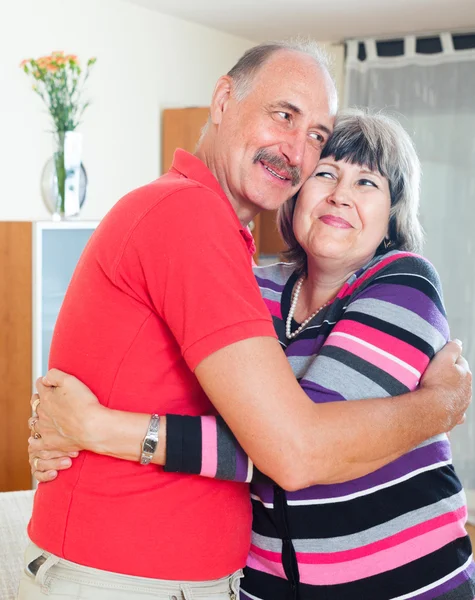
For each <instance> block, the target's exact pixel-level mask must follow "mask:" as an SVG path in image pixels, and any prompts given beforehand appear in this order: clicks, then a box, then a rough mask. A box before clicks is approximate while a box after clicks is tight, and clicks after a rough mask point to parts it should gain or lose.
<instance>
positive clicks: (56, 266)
mask: <svg viewBox="0 0 475 600" xmlns="http://www.w3.org/2000/svg"><path fill="white" fill-rule="evenodd" d="M95 227H96V224H93V225H89V224H87V225H84V224H81V227H66V226H65V227H61V228H60V227H48V226H44V224H40V223H37V236H36V244H35V246H36V252H37V256H36V261H35V263H36V265H35V266H36V277H35V279H36V282H35V296H36V301H35V309H36V318H35V322H34V329H33V344H34V354H35V361H34V365H35V367H34V370H35V372H34V376H35V378H36V377H39V376H40V375H43V374H44V373H46V371H47V370H48V355H49V349H50V346H51V338H52V335H53V330H54V326H55V324H56V319H57V318H58V313H59V309H60V308H61V304H62V302H63V298H64V295H65V293H66V290H67V288H68V285H69V282H70V281H71V277H72V275H73V272H74V269H75V268H76V265H77V263H78V260H79V257H80V256H81V254H82V251H83V250H84V247H85V246H86V244H87V241H88V240H89V238H90V237H91V234H92V232H93V231H94V229H95Z"/></svg>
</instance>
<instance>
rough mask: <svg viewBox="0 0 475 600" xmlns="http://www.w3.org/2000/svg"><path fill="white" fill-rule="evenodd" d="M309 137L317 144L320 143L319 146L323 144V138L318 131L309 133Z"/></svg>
mask: <svg viewBox="0 0 475 600" xmlns="http://www.w3.org/2000/svg"><path fill="white" fill-rule="evenodd" d="M309 136H310V137H311V138H312V139H314V140H316V141H317V142H320V144H324V143H325V138H324V137H323V135H322V134H321V133H318V131H312V132H311V133H309Z"/></svg>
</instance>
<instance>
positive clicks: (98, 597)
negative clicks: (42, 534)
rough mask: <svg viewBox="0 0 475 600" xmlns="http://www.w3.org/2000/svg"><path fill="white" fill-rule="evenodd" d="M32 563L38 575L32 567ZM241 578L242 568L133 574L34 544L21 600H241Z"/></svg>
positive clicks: (29, 552)
mask: <svg viewBox="0 0 475 600" xmlns="http://www.w3.org/2000/svg"><path fill="white" fill-rule="evenodd" d="M40 557H42V558H40ZM37 559H38V560H37ZM34 561H36V563H35V562H34ZM42 561H44V562H42ZM32 563H33V564H32ZM39 563H41V566H40V567H39V568H38V564H39ZM29 565H31V568H32V569H33V570H34V571H35V572H36V574H33V573H32V572H31V571H30V570H29V569H28V566H29ZM33 565H34V566H33ZM37 569H38V570H37ZM241 577H242V571H236V573H234V574H233V575H231V576H229V577H225V578H223V579H215V580H213V581H164V580H161V579H148V578H144V577H133V576H130V575H121V574H119V573H110V572H109V571H101V570H99V569H92V568H90V567H83V566H82V565H78V564H76V563H73V562H70V561H68V560H64V559H62V558H59V557H57V556H54V555H53V554H49V553H48V552H44V551H43V550H42V549H41V548H38V546H35V544H33V543H30V544H29V546H28V548H27V549H26V552H25V569H24V571H23V575H22V578H21V581H20V589H19V592H18V600H45V599H46V598H52V599H54V600H63V599H64V600H142V599H144V598H154V600H195V599H196V600H198V599H199V600H205V599H206V598H209V599H210V600H237V599H238V598H239V582H240V579H241Z"/></svg>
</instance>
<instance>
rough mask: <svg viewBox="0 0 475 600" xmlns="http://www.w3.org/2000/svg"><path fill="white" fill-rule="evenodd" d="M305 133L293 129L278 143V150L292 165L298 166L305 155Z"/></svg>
mask: <svg viewBox="0 0 475 600" xmlns="http://www.w3.org/2000/svg"><path fill="white" fill-rule="evenodd" d="M306 145H307V133H306V132H305V131H299V130H294V131H292V132H289V134H288V136H287V137H286V139H285V140H284V141H283V142H282V143H281V144H280V151H281V152H282V154H283V155H284V156H285V158H286V159H287V161H288V163H289V165H291V166H292V167H300V166H302V164H303V161H304V157H305V149H306Z"/></svg>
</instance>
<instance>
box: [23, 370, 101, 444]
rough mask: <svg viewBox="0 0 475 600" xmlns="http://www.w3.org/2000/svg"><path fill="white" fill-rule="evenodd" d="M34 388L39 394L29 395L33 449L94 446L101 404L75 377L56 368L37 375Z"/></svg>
mask: <svg viewBox="0 0 475 600" xmlns="http://www.w3.org/2000/svg"><path fill="white" fill-rule="evenodd" d="M36 389H37V390H38V394H34V395H33V397H32V399H31V403H32V407H33V411H34V416H33V417H32V418H31V419H30V421H29V425H30V429H31V430H32V434H33V437H36V439H35V440H34V441H35V442H37V443H36V444H35V446H34V448H35V450H36V451H44V450H54V451H56V452H63V453H69V452H76V451H78V450H93V449H94V442H95V429H96V428H95V425H96V424H97V423H98V421H100V418H101V414H102V411H103V410H104V408H103V407H102V405H101V404H100V403H99V401H98V399H97V398H96V396H95V395H94V394H93V393H92V392H91V390H90V389H89V388H88V387H87V386H85V385H84V384H83V383H82V382H81V381H79V379H76V377H73V376H72V375H67V374H66V373H63V372H62V371H59V370H57V369H52V370H50V371H48V373H47V374H46V376H45V377H43V378H39V379H38V380H37V381H36ZM34 434H37V435H36V436H35V435H34Z"/></svg>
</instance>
